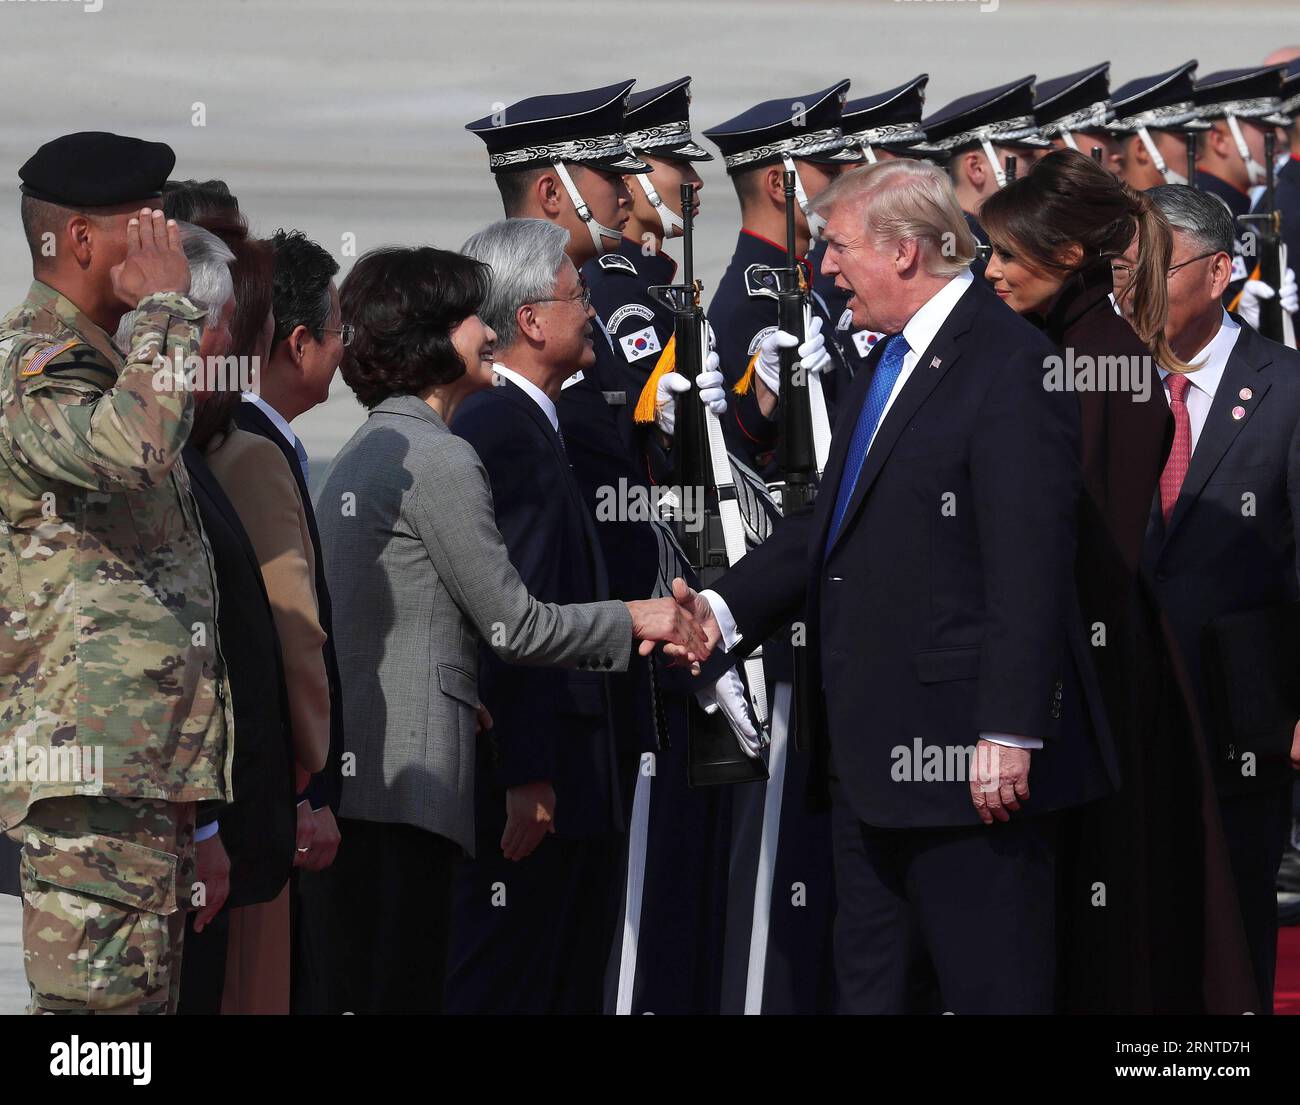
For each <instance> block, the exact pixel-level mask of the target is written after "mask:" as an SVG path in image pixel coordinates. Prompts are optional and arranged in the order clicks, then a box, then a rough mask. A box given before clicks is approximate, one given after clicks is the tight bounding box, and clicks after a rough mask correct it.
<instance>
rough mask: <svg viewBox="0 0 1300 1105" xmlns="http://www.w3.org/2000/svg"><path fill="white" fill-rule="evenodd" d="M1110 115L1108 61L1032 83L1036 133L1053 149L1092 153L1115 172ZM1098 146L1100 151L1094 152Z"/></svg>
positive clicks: (1112, 114) (1116, 159)
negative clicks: (1036, 125) (1048, 140)
mask: <svg viewBox="0 0 1300 1105" xmlns="http://www.w3.org/2000/svg"><path fill="white" fill-rule="evenodd" d="M1114 117H1115V112H1114V111H1113V110H1112V108H1111V106H1110V62H1108V61H1103V62H1102V63H1101V64H1100V65H1094V66H1092V68H1090V69H1080V70H1079V72H1077V73H1071V74H1070V75H1069V76H1066V77H1056V78H1054V79H1053V80H1050V81H1039V82H1038V83H1037V84H1036V85H1035V86H1034V121H1035V122H1036V123H1037V124H1038V130H1039V133H1040V134H1042V136H1043V137H1044V138H1047V139H1050V140H1051V142H1052V144H1053V145H1054V146H1056V147H1057V149H1066V148H1068V149H1071V150H1078V151H1079V152H1080V153H1083V154H1087V155H1088V156H1089V157H1096V158H1098V163H1099V164H1101V165H1102V166H1104V167H1105V168H1106V169H1109V170H1110V171H1111V172H1112V173H1116V174H1118V169H1119V166H1118V157H1117V155H1116V153H1115V150H1114V148H1113V146H1114V142H1115V137H1114V135H1112V134H1111V133H1110V131H1108V130H1107V129H1106V124H1107V123H1109V122H1110V121H1111V120H1112V119H1113V118H1114ZM1098 149H1099V150H1100V151H1101V153H1100V154H1097V153H1095V152H1094V151H1096V150H1098Z"/></svg>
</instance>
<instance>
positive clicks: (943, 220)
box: [812, 158, 975, 277]
mask: <svg viewBox="0 0 1300 1105" xmlns="http://www.w3.org/2000/svg"><path fill="white" fill-rule="evenodd" d="M849 203H855V204H861V214H862V225H863V229H864V230H865V231H866V234H867V237H868V238H869V239H871V241H872V242H874V244H875V246H876V248H877V249H879V248H881V247H883V246H888V245H892V244H893V243H895V242H900V241H914V242H916V243H917V245H918V247H919V249H920V252H921V259H922V261H921V263H922V267H923V268H924V269H925V271H926V273H928V274H929V275H930V276H943V277H951V276H956V275H957V274H958V273H960V272H962V271H963V270H965V269H967V268H969V267H970V263H971V262H972V261H973V260H974V259H975V235H973V234H972V233H971V231H970V227H969V226H967V225H966V217H965V216H964V215H963V214H962V210H961V204H960V203H958V202H957V193H956V192H955V191H953V187H952V181H950V180H949V179H948V176H947V174H946V173H944V172H943V171H942V170H940V169H938V168H936V167H935V166H933V165H931V164H930V163H929V162H928V161H911V160H908V159H906V158H897V159H895V160H892V161H878V162H876V163H875V164H874V165H865V166H863V167H862V168H860V169H852V170H850V171H849V172H847V173H844V174H842V175H841V176H839V177H837V178H836V179H835V180H834V181H832V182H831V184H830V186H829V187H827V188H826V189H825V190H824V191H823V192H821V193H820V194H819V195H818V196H817V197H816V199H814V200H813V202H812V206H813V209H814V210H815V211H817V212H818V213H819V214H822V215H829V214H830V212H831V209H832V208H835V207H839V206H842V205H844V204H849Z"/></svg>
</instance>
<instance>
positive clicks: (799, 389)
mask: <svg viewBox="0 0 1300 1105" xmlns="http://www.w3.org/2000/svg"><path fill="white" fill-rule="evenodd" d="M794 211H795V191H794V173H792V172H789V171H788V170H787V172H786V174H785V260H786V263H785V268H783V269H772V270H771V272H772V274H773V275H774V277H775V278H776V289H775V290H776V299H777V322H778V324H779V325H780V327H781V329H782V330H784V331H785V332H786V333H787V334H793V335H794V336H795V337H796V338H798V339H799V343H798V344H799V345H802V344H803V342H804V338H805V336H806V333H805V327H804V320H805V318H806V316H807V312H808V306H809V304H810V303H811V301H812V297H811V294H810V292H809V290H808V281H807V279H806V277H805V275H804V270H803V266H802V265H800V264H799V261H798V257H797V255H796V251H795V226H794ZM780 365H781V394H780V397H779V399H778V406H777V411H778V420H777V425H778V428H779V432H780V438H779V440H778V442H777V449H776V463H777V467H778V468H779V469H780V470H781V476H782V487H781V513H782V514H784V515H785V516H786V517H789V516H790V515H792V514H795V513H797V512H798V511H800V510H802V509H803V508H804V507H807V506H809V505H811V504H812V502H813V500H814V499H815V498H816V496H817V484H816V472H817V455H816V451H815V448H814V445H813V424H812V401H811V396H810V394H809V388H808V373H807V372H806V371H805V370H804V368H803V366H802V365H801V364H800V363H799V351H798V346H791V347H788V348H787V347H782V348H781V350H780ZM795 628H796V636H795V638H794V641H793V642H792V643H793V648H794V710H793V712H794V718H793V722H794V732H795V744H796V746H797V747H798V748H800V749H801V750H803V749H808V748H811V741H810V738H811V736H812V727H813V725H814V724H815V718H816V711H815V709H814V706H813V704H814V701H815V699H814V688H813V686H812V681H811V680H810V678H809V675H808V649H807V645H806V643H802V633H800V632H798V631H799V630H800V629H802V627H798V626H797V627H795Z"/></svg>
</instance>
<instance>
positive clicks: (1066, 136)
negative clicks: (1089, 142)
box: [1061, 130, 1083, 153]
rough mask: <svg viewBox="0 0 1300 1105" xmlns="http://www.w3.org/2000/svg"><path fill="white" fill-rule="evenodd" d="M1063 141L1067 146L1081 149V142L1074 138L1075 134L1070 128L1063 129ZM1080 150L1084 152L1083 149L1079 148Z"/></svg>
mask: <svg viewBox="0 0 1300 1105" xmlns="http://www.w3.org/2000/svg"><path fill="white" fill-rule="evenodd" d="M1061 141H1062V142H1064V143H1065V144H1066V145H1067V146H1069V147H1070V149H1072V150H1079V144H1078V143H1077V142H1076V141H1075V140H1074V135H1073V134H1071V133H1070V132H1069V131H1068V130H1063V131H1061ZM1079 152H1080V153H1083V151H1082V150H1079Z"/></svg>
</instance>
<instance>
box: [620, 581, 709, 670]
mask: <svg viewBox="0 0 1300 1105" xmlns="http://www.w3.org/2000/svg"><path fill="white" fill-rule="evenodd" d="M625 605H626V606H627V609H628V613H629V614H631V615H632V635H633V636H634V637H636V639H637V640H638V641H640V642H641V645H640V649H639V651H640V653H641V655H642V656H649V655H650V653H652V652H653V651H654V650H655V646H656V645H658V644H662V645H663V646H664V653H665V655H667V656H668V657H669V660H670V664H671V666H672V667H675V668H683V667H688V666H689V667H690V669H691V671H692V672H693V673H695V674H697V675H698V674H699V670H700V664H702V663H703V662H704V661H705V660H707V659H708V658H709V656H710V655H711V654H712V652H713V649H714V647H715V646H716V645H717V643H718V641H719V640H720V639H721V637H722V630H721V629H719V628H718V622H717V619H716V618H714V616H713V610H712V609H711V608H710V606H709V603H708V600H707V599H705V598H703V597H702V596H701V595H700V594H699V593H698V592H697V591H695V590H693V589H692V588H691V587H690V586H689V585H688V584H687V582H686V581H685V580H684V579H682V578H680V577H678V578H677V579H674V580H673V593H672V596H671V597H668V596H665V597H664V598H661V599H637V600H634V601H632V602H629V603H626V604H625Z"/></svg>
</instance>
